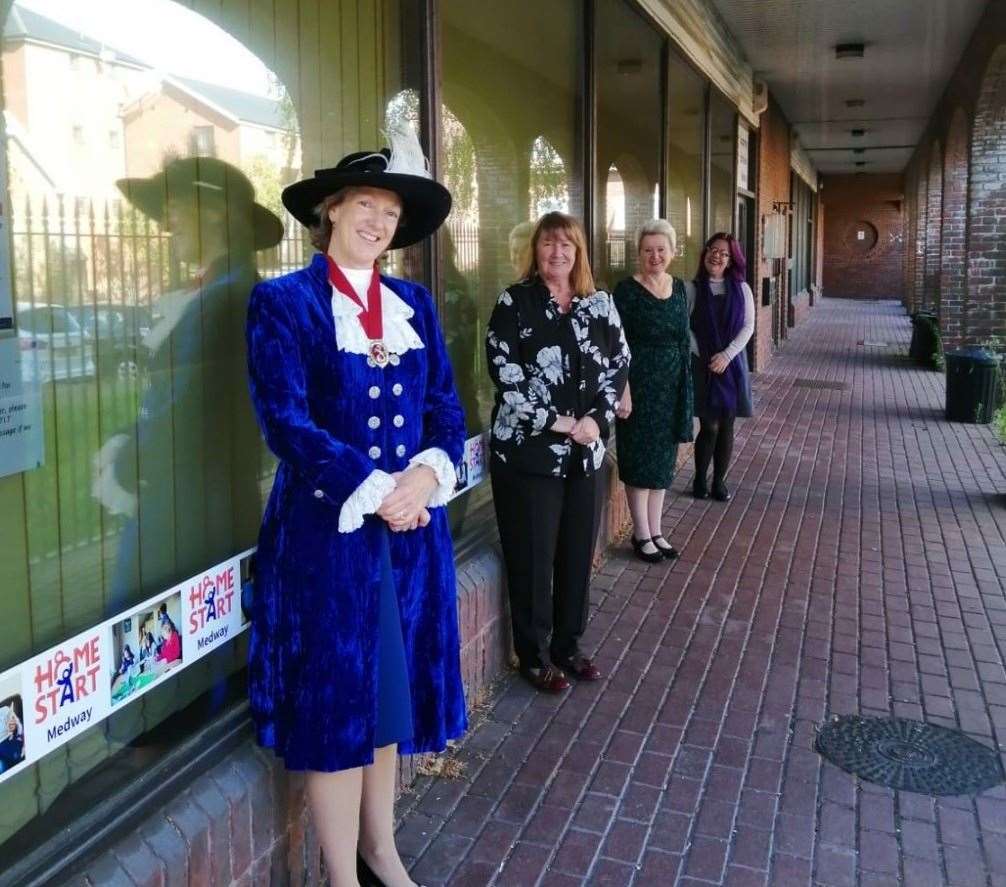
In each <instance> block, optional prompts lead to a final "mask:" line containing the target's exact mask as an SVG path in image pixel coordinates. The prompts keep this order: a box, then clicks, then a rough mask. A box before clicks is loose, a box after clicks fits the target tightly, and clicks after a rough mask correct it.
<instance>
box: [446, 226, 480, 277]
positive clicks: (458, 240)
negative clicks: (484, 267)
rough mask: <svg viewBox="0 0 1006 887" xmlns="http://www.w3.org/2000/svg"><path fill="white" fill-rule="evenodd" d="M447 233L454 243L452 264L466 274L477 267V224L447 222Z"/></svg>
mask: <svg viewBox="0 0 1006 887" xmlns="http://www.w3.org/2000/svg"><path fill="white" fill-rule="evenodd" d="M447 229H448V233H449V235H450V238H451V240H452V241H453V243H454V265H455V267H456V268H457V269H458V270H459V271H462V272H463V273H465V274H466V275H469V274H471V273H472V272H474V271H476V270H477V269H478V267H479V226H478V225H473V224H471V223H470V222H457V221H454V220H453V219H452V220H451V221H449V222H448V223H447Z"/></svg>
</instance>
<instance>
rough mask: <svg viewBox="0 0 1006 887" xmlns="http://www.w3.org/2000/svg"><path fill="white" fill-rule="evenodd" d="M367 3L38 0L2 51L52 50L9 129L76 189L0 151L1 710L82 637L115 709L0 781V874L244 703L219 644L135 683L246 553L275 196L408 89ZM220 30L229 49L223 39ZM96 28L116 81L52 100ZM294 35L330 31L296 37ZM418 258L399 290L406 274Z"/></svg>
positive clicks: (394, 29)
mask: <svg viewBox="0 0 1006 887" xmlns="http://www.w3.org/2000/svg"><path fill="white" fill-rule="evenodd" d="M380 6H381V10H380V13H379V14H376V15H375V14H373V13H371V14H370V15H365V14H363V12H362V11H358V10H356V8H355V7H354V8H353V10H352V12H346V13H345V15H344V14H343V12H342V11H341V8H340V7H339V6H338V5H337V4H327V3H322V4H319V3H318V2H317V0H275V2H274V3H270V4H265V5H262V4H259V5H255V6H254V7H253V8H251V9H249V6H248V4H247V3H246V2H244V0H221V2H220V3H215V4H211V5H210V6H206V5H203V6H201V7H200V9H203V10H204V11H205V14H203V15H200V14H198V13H196V12H194V11H192V10H191V9H189V8H188V7H187V6H186V5H183V4H180V3H175V2H171V0H133V2H132V3H130V4H127V5H125V6H121V8H120V7H116V20H115V22H114V25H115V27H114V29H111V22H110V20H108V19H107V17H104V16H103V15H102V14H96V12H95V10H94V9H92V8H91V6H90V5H88V4H48V5H47V7H46V9H47V10H48V11H47V12H46V14H45V15H44V16H43V15H41V14H39V15H35V16H33V17H32V19H31V20H32V21H33V22H38V23H39V27H41V28H43V30H44V33H43V34H42V35H41V36H42V37H45V39H46V41H47V45H46V46H45V47H41V46H38V45H35V44H32V43H31V41H27V42H21V43H16V42H8V41H5V44H4V53H5V54H6V53H14V52H21V51H23V52H24V53H26V54H28V55H29V56H30V55H31V54H32V53H36V52H44V53H53V52H60V53H63V54H64V55H65V56H66V59H67V62H66V64H64V65H48V66H41V65H40V66H38V67H37V68H32V70H36V71H38V72H40V73H39V74H38V76H39V77H41V78H43V80H42V82H39V83H37V84H36V86H37V90H36V91H35V93H32V94H33V95H37V97H38V98H39V101H38V102H37V103H35V104H34V105H32V104H29V106H28V108H27V113H26V115H25V119H23V120H22V119H19V120H18V123H19V125H20V126H21V127H22V128H23V130H24V131H25V133H26V135H27V140H26V141H27V142H28V143H32V144H34V143H38V144H46V149H47V155H46V156H47V157H50V156H51V157H52V158H54V159H55V160H58V161H59V163H58V167H59V168H60V169H63V168H69V169H73V170H74V175H72V176H70V177H67V178H66V180H65V181H64V180H60V181H59V182H56V181H55V177H54V176H53V175H52V174H51V171H50V170H47V169H43V168H40V166H39V164H38V162H37V158H33V157H30V156H28V155H27V154H26V153H25V152H23V151H19V149H18V148H17V146H15V145H8V147H7V151H8V153H7V155H6V157H5V158H4V162H5V163H6V171H7V178H8V182H9V192H10V201H11V207H10V215H11V240H10V243H11V251H10V272H11V279H12V282H13V289H14V298H13V300H12V305H11V310H10V311H9V312H5V310H2V309H4V308H5V307H6V306H3V305H0V316H2V315H4V314H5V313H7V314H13V316H14V322H15V327H16V329H14V330H12V331H11V333H10V334H8V335H6V336H4V334H3V333H2V332H0V376H3V377H4V378H5V379H6V378H7V377H10V378H12V379H14V380H15V381H16V383H17V385H18V387H19V389H21V390H23V391H24V392H25V394H24V396H25V397H26V398H27V399H28V400H29V401H30V402H31V403H33V404H34V405H36V406H37V408H38V410H39V414H40V420H41V422H40V427H41V435H40V437H39V439H38V442H37V445H38V448H39V452H38V457H39V458H38V459H37V462H36V461H34V460H33V459H30V458H28V456H31V455H32V454H33V452H34V451H31V450H29V447H30V446H34V445H35V444H34V443H32V442H26V443H25V449H26V454H25V459H24V460H23V461H24V462H25V463H27V462H29V461H30V462H31V465H30V466H28V465H26V466H24V470H16V471H15V470H7V469H6V465H7V463H4V465H5V470H7V476H5V477H3V478H2V482H0V526H2V530H3V538H4V539H5V540H6V541H7V543H8V544H7V547H6V549H5V551H4V558H3V560H2V562H0V588H2V589H3V593H2V597H3V619H4V643H3V644H2V645H0V710H3V711H4V712H5V713H7V712H9V711H13V712H14V713H15V714H16V715H17V716H18V719H19V720H21V721H22V722H23V723H25V724H28V723H29V722H30V721H29V719H31V718H33V717H34V716H35V707H34V700H33V699H32V698H30V697H28V698H25V697H26V695H27V691H26V690H24V688H23V686H22V684H21V678H20V672H19V671H18V666H19V665H20V664H21V663H24V662H27V661H28V660H30V659H31V658H32V657H33V656H35V655H37V654H40V653H43V652H45V651H47V650H49V649H50V648H52V647H53V646H54V645H57V644H61V643H63V642H64V641H67V640H68V639H71V638H73V637H74V636H76V635H78V634H79V633H81V632H84V631H89V630H90V629H91V628H92V627H94V626H96V625H103V624H108V625H109V626H111V627H110V628H109V639H110V640H109V646H108V651H109V655H110V656H111V658H112V663H111V664H112V666H113V668H114V677H113V678H112V682H111V684H110V686H109V687H108V689H109V690H110V692H111V694H112V698H113V700H114V702H113V705H112V709H111V715H110V717H108V718H105V719H104V720H99V721H98V722H96V723H93V724H88V725H87V726H86V727H82V728H81V729H74V730H72V731H71V734H70V736H69V738H68V739H67V740H66V741H64V739H63V738H62V736H61V738H60V740H59V742H57V743H55V746H54V748H53V749H52V750H49V751H47V753H45V754H44V755H43V756H41V757H39V758H37V759H35V758H23V759H22V761H21V762H17V763H15V764H14V765H13V767H12V768H8V767H7V764H6V762H4V763H3V764H0V771H2V772H0V796H2V797H3V804H2V805H0V858H3V859H4V860H7V861H10V860H14V861H17V860H20V859H22V858H23V857H24V856H25V854H26V853H27V852H28V851H29V850H35V849H37V848H38V847H40V846H46V842H47V841H49V840H50V839H53V836H58V835H62V834H63V833H65V831H66V827H67V826H68V825H70V824H72V823H74V822H75V821H77V819H78V818H79V817H78V815H77V814H79V811H80V810H82V809H84V810H87V809H91V808H93V807H94V806H95V805H96V801H97V799H98V798H99V797H107V794H108V786H109V785H110V784H112V783H116V784H121V785H126V784H128V783H129V782H130V781H131V780H132V778H133V776H134V775H135V774H136V773H138V772H141V771H142V768H143V767H144V766H145V761H147V760H149V755H150V754H151V750H152V749H156V753H157V755H158V756H162V755H165V754H170V753H171V750H172V748H173V745H174V743H175V742H177V741H178V740H180V739H181V738H183V737H185V736H187V735H190V734H191V733H192V732H193V731H195V730H199V729H202V728H203V727H205V726H206V724H207V723H208V722H210V721H212V720H213V719H215V718H217V717H218V716H220V714H221V712H222V711H223V710H224V709H225V707H226V706H228V705H230V704H232V703H233V702H234V701H235V700H239V699H241V698H242V697H243V690H242V680H243V678H242V675H243V666H244V662H245V657H246V650H245V635H243V634H239V635H238V637H237V638H236V640H230V639H228V640H226V641H225V642H222V643H220V644H219V646H216V647H213V648H212V649H210V652H208V653H207V654H206V655H204V656H202V658H200V659H199V660H198V661H191V660H190V659H188V658H186V657H187V656H188V653H189V652H190V651H191V648H187V647H186V643H188V642H187V641H186V640H185V637H183V642H182V659H181V665H182V667H181V668H178V667H177V662H178V661H177V660H174V659H171V657H168V658H167V659H164V658H162V662H164V663H165V664H164V665H163V667H159V669H155V668H154V666H150V669H148V668H147V666H146V665H144V666H141V664H140V662H141V656H142V655H143V649H144V647H145V646H149V645H150V644H151V643H153V644H154V645H156V644H157V642H158V640H160V638H159V635H162V634H166V635H170V634H171V631H170V629H169V628H167V627H166V623H167V622H169V621H170V622H172V623H173V624H174V625H175V627H176V628H181V629H185V626H183V625H182V624H181V620H180V617H181V614H182V612H183V611H182V610H181V609H180V608H179V602H178V599H177V597H176V598H175V599H173V600H168V599H166V598H165V600H164V603H165V606H164V609H163V610H162V609H161V607H160V602H159V600H158V599H159V596H161V595H162V593H164V592H166V591H167V590H169V589H171V588H173V587H174V586H176V585H177V584H179V583H182V582H185V581H186V580H187V579H189V578H190V577H192V576H195V575H198V574H199V573H200V572H201V571H203V570H206V569H208V568H210V567H213V566H214V565H216V564H220V563H222V562H227V561H228V559H231V558H233V557H235V556H236V555H238V554H240V553H241V552H244V551H245V550H247V549H249V548H251V547H253V546H254V544H255V541H256V536H257V531H258V527H259V523H260V520H261V513H262V509H263V507H264V502H265V496H266V495H267V494H268V490H269V488H270V485H271V479H272V473H273V471H274V467H275V465H274V460H273V458H272V456H271V455H270V454H269V452H268V450H267V449H266V447H265V446H264V444H263V443H262V441H261V435H260V432H259V430H258V428H257V424H256V422H255V419H254V416H253V414H252V411H251V405H250V402H249V398H248V393H247V382H246V369H245V358H244V315H245V310H246V302H247V298H248V294H249V292H250V290H251V287H252V286H253V285H254V283H255V281H256V280H257V279H259V278H262V277H269V276H275V275H278V274H282V273H285V272H287V271H291V270H294V269H296V268H300V267H303V265H304V264H306V261H307V259H308V258H309V257H310V253H311V249H310V247H309V246H308V245H307V241H306V238H305V237H304V235H303V233H302V230H301V229H300V227H299V226H298V225H297V224H296V223H294V222H293V221H292V220H291V219H290V218H289V217H288V216H286V215H285V213H284V211H283V208H282V205H281V202H280V192H281V190H282V188H283V187H284V186H285V185H286V184H288V183H289V182H291V181H293V180H296V179H299V178H302V177H303V175H304V171H308V172H310V171H313V170H314V169H316V168H320V167H324V166H329V165H331V164H333V163H334V162H335V161H336V160H337V159H338V158H339V157H340V156H342V155H343V154H344V153H346V152H347V151H349V150H355V149H356V148H358V147H373V146H376V145H378V144H379V143H380V138H381V136H380V130H381V129H382V128H383V126H384V122H385V110H386V109H387V107H388V104H389V101H390V100H391V99H392V98H393V97H394V96H396V95H399V94H400V93H402V91H403V90H406V89H409V88H411V89H412V90H413V94H415V92H414V91H415V88H416V87H418V85H419V84H420V82H421V77H420V66H419V61H418V55H419V52H420V47H419V46H418V45H417V41H415V40H409V41H405V40H403V39H402V35H403V34H416V33H419V30H420V29H419V9H418V3H416V2H412V0H387V2H384V3H382V4H381V5H380ZM57 7H58V8H57ZM15 8H16V7H15ZM235 22H239V23H240V25H241V40H242V41H243V42H239V41H238V39H236V38H235V37H234V36H232V35H231V34H230V33H229V32H228V30H227V29H228V28H229V27H233V25H234V23H235ZM291 22H293V23H297V22H299V23H300V24H301V27H300V28H298V27H296V26H294V27H291V26H290V23H291ZM152 29H153V30H154V31H156V32H157V33H158V34H159V35H160V37H161V38H162V45H163V48H164V51H163V52H162V53H160V54H159V56H158V58H157V60H156V64H155V63H154V61H153V60H151V61H150V62H149V63H148V62H147V61H145V56H144V53H145V50H144V47H146V46H149V41H148V40H146V39H141V36H142V37H144V38H145V37H146V35H148V34H149V33H150V32H151V30H152ZM106 32H107V33H106ZM131 32H132V33H135V34H136V35H137V39H136V45H135V46H133V45H130V43H129V39H128V37H129V34H130V33H131ZM113 33H114V38H115V39H114V43H115V45H116V47H117V49H119V50H121V52H122V54H123V56H124V57H130V58H132V59H136V60H137V62H136V63H135V64H133V63H130V65H129V66H126V65H124V64H120V63H119V62H117V61H116V58H117V57H116V56H113V55H111V54H109V55H108V57H107V58H106V59H105V60H104V64H103V65H102V67H101V70H100V71H99V70H98V69H97V68H96V67H94V66H90V65H87V66H85V67H86V70H87V71H88V72H90V73H89V75H88V76H89V77H91V78H92V79H93V80H94V83H93V84H92V85H93V87H94V88H89V89H87V90H81V91H79V92H74V90H73V87H74V77H75V76H76V75H75V71H76V72H79V71H80V69H81V64H82V63H81V61H80V59H79V57H78V56H77V55H76V54H75V46H76V41H77V39H78V37H79V35H84V37H86V38H88V39H93V40H94V41H97V42H113V41H112V39H111V36H112V34H113ZM318 33H326V34H329V35H335V36H334V37H331V39H327V40H326V41H325V42H324V44H321V43H319V41H318V40H317V39H304V35H309V34H312V35H317V34H318ZM53 35H55V37H54V36H53ZM81 39H82V38H81ZM54 40H55V43H53V41H54ZM60 41H63V43H65V44H66V45H63V43H60ZM194 55H198V56H199V58H200V59H201V60H202V62H201V65H200V67H199V72H198V77H194V76H193V67H192V60H193V57H194ZM349 59H352V61H348V60H349ZM361 59H366V60H367V62H368V65H369V67H368V66H367V65H363V64H358V60H361ZM85 61H86V59H85ZM30 62H31V60H30V59H29V64H30ZM162 71H164V72H166V75H165V76H162ZM46 78H49V79H46ZM106 80H107V81H110V82H111V81H114V88H104V87H105V86H107V85H108V84H106V83H105V81H106ZM89 83H90V81H89ZM179 84H182V85H184V88H181V87H180V86H179ZM68 94H74V95H77V96H79V101H80V102H82V103H84V106H83V107H81V108H80V111H81V117H80V119H81V120H86V121H87V125H88V127H90V129H89V130H88V131H89V132H93V133H98V134H101V135H102V138H101V141H102V143H103V144H107V145H108V146H109V147H112V148H115V147H116V145H118V149H117V150H111V151H92V152H81V151H79V150H77V148H78V146H79V143H80V141H81V140H82V139H83V138H84V128H83V125H80V124H78V125H76V126H67V124H66V122H65V114H66V110H65V107H64V104H65V103H60V102H53V101H52V96H63V95H68ZM30 100H31V99H30V96H29V101H30ZM207 107H218V108H221V109H222V110H223V111H225V112H226V113H227V115H228V118H229V120H231V121H234V120H236V121H237V123H236V124H231V123H228V124H227V125H228V126H232V125H233V128H232V129H227V128H226V127H224V126H221V127H218V128H217V129H214V128H213V127H212V126H210V125H202V124H200V125H199V126H197V127H196V128H195V129H193V127H192V120H193V117H192V113H194V109H198V111H199V113H203V112H204V111H205V109H206V108H207ZM3 110H4V113H5V114H8V115H15V116H16V115H18V114H19V113H21V111H20V107H19V106H18V107H15V106H10V107H6V108H4V109H3ZM263 115H265V116H267V117H268V119H269V120H270V121H273V122H275V121H281V126H276V129H277V142H278V144H277V145H276V146H274V147H276V148H277V150H270V151H263V150H262V149H261V145H262V140H261V138H260V137H259V133H260V132H261V118H262V116H263ZM196 119H198V118H196ZM245 130H248V131H249V132H245ZM251 130H254V134H253V135H254V137H252V136H251V135H249V133H250V131H251ZM53 132H63V133H65V135H64V136H63V141H62V142H60V141H58V140H55V141H54V140H53V138H52V136H51V133H53ZM105 134H107V142H106V141H105ZM246 136H248V137H247V138H246ZM119 139H121V141H118V140H119ZM249 145H252V146H259V147H258V148H257V149H256V150H255V151H254V152H252V153H249V152H248V146H249ZM210 155H215V156H210ZM5 209H6V208H5ZM270 213H271V214H272V215H271V216H270V215H269V214H270ZM5 214H6V212H5ZM419 255H420V261H419V262H418V263H414V265H413V266H412V267H410V268H409V269H408V270H410V271H411V272H412V273H410V275H409V276H413V277H416V278H422V276H423V268H424V263H423V261H422V252H421V250H420V251H419ZM397 261H400V262H403V263H404V262H406V261H407V260H406V259H403V258H399V259H397ZM151 600H153V601H155V604H156V605H155V606H153V607H152V608H151V607H146V608H144V607H143V605H144V602H148V601H151ZM120 617H121V618H120ZM106 620H107V622H106ZM148 635H150V636H151V638H148V637H147V636H148ZM186 637H187V636H186ZM126 647H128V648H129V651H130V653H131V654H132V656H133V658H134V660H135V662H134V664H133V665H130V664H129V662H128V659H129V657H128V656H127V655H126ZM172 655H173V654H172ZM176 669H177V670H176ZM110 673H111V672H110ZM148 680H152V681H156V683H154V684H150V685H149V688H148V686H147V682H148ZM28 686H29V688H30V684H29V685H28ZM60 724H62V721H61V722H60ZM53 730H54V731H55V727H53ZM29 735H30V736H31V735H34V734H29ZM53 735H54V736H55V735H56V733H55V732H54V733H53ZM29 751H30V752H32V753H34V752H37V751H38V749H37V748H32V749H29ZM113 774H114V775H113ZM59 839H61V838H56V840H59ZM5 873H7V872H6V871H5Z"/></svg>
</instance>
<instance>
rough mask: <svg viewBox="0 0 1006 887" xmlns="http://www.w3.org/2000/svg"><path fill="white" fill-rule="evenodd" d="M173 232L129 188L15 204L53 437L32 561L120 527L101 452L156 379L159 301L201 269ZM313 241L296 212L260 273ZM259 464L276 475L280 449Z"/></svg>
mask: <svg viewBox="0 0 1006 887" xmlns="http://www.w3.org/2000/svg"><path fill="white" fill-rule="evenodd" d="M171 241H172V235H171V234H170V233H168V232H166V231H164V230H163V229H162V228H161V226H160V225H158V224H157V223H156V222H154V221H152V220H151V219H149V218H148V217H146V216H145V215H143V214H142V213H141V212H139V211H138V210H136V209H135V208H134V207H132V206H131V205H130V204H129V203H127V202H125V201H122V200H115V199H113V200H108V201H101V200H88V199H74V198H64V197H53V196H39V195H31V196H24V197H20V198H18V200H17V201H16V203H15V206H14V207H13V212H12V219H11V247H12V262H11V266H12V267H11V274H12V277H13V289H14V297H15V299H16V303H17V313H16V324H17V326H18V335H19V340H20V349H21V354H22V364H23V366H22V374H23V375H24V376H25V379H26V382H29V383H31V384H32V385H38V386H40V391H41V395H42V411H43V427H44V429H45V430H46V432H47V437H48V438H49V441H50V442H49V443H47V448H48V452H47V456H46V460H45V464H44V465H43V467H42V468H40V469H38V470H36V471H32V472H28V473H26V474H25V483H26V490H27V496H26V499H25V509H26V516H25V517H26V521H27V526H28V528H29V549H30V553H29V558H30V560H31V562H32V563H42V562H46V563H49V562H50V561H51V559H53V558H54V557H55V556H56V555H57V554H59V555H60V556H61V557H63V558H65V557H67V556H68V554H67V553H68V552H78V551H84V552H86V551H93V550H94V546H96V545H98V544H99V543H100V540H101V539H102V538H103V537H105V538H109V537H114V536H116V535H117V534H118V533H119V532H120V530H121V521H120V520H118V519H115V518H113V517H111V516H109V515H107V514H104V513H103V512H102V510H101V509H100V507H99V505H98V503H97V502H96V501H95V498H94V495H93V491H92V480H93V473H92V472H93V465H92V459H93V457H94V454H95V452H96V451H97V449H98V448H99V447H100V446H101V445H102V444H103V443H104V442H105V441H106V440H107V439H108V438H109V437H110V436H111V435H113V434H116V433H119V432H121V431H123V430H129V429H131V428H134V427H135V426H136V423H137V421H138V419H137V417H138V414H139V409H140V405H141V402H142V398H143V395H144V390H145V388H146V386H147V384H148V382H149V379H148V378H147V375H146V373H145V371H144V367H145V363H146V361H145V360H143V359H141V354H142V352H143V348H142V342H143V339H144V336H145V335H146V333H147V332H148V331H149V330H150V328H151V325H152V323H153V322H154V320H155V316H156V314H157V312H156V310H155V306H157V305H158V302H159V301H160V300H161V298H162V297H163V296H164V295H165V294H166V293H168V292H169V291H171V290H173V289H176V288H177V287H179V286H181V285H183V284H184V282H188V281H190V280H191V278H192V273H193V272H194V271H195V270H196V269H194V268H191V267H188V266H186V265H184V264H182V263H181V262H179V261H178V260H177V256H176V255H175V251H174V250H173V248H172V243H171ZM311 252H312V249H311V246H310V244H309V242H308V240H307V237H306V233H305V232H304V229H303V228H302V227H301V226H300V225H299V224H298V223H297V222H296V221H295V220H294V219H293V218H292V217H289V216H286V217H285V218H284V235H283V239H282V240H281V241H280V243H279V244H277V245H276V246H275V247H273V248H271V249H269V250H263V251H260V252H258V253H256V254H255V262H256V265H257V269H258V273H259V275H260V276H262V277H275V276H277V275H280V274H284V273H287V272H288V271H292V270H295V269H297V268H301V267H303V266H304V264H305V263H306V261H307V258H308V257H309V255H310V253H311ZM47 306H53V307H51V308H49V307H47ZM51 441H55V444H53V443H51ZM53 446H55V448H56V449H55V451H53V449H52V447H53ZM263 452H264V450H263ZM259 470H260V472H261V474H262V476H263V477H266V476H269V475H271V471H272V465H271V460H269V459H268V458H266V457H264V458H263V461H262V464H261V466H260V468H259ZM76 556H77V555H74V557H76ZM54 569H55V567H54ZM55 584H57V585H58V584H59V583H58V582H56V583H55Z"/></svg>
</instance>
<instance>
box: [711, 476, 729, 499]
mask: <svg viewBox="0 0 1006 887" xmlns="http://www.w3.org/2000/svg"><path fill="white" fill-rule="evenodd" d="M713 498H714V499H715V500H716V501H717V502H729V501H730V491H729V490H728V489H727V485H726V484H725V483H723V481H721V480H720V481H713Z"/></svg>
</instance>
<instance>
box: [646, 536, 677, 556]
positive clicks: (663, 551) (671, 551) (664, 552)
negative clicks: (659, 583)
mask: <svg viewBox="0 0 1006 887" xmlns="http://www.w3.org/2000/svg"><path fill="white" fill-rule="evenodd" d="M650 541H651V542H652V543H653V544H654V545H656V546H657V551H659V552H660V556H661V557H663V558H666V559H667V560H669V561H673V560H676V559H677V557H678V550H677V549H676V548H675V547H674V546H673V545H671V543H670V542H668V541H667V540H666V539H665V538H664V537H663V536H654V537H653V538H652V539H650ZM661 542H663V543H664V544H663V545H661V544H660V543H661Z"/></svg>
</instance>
